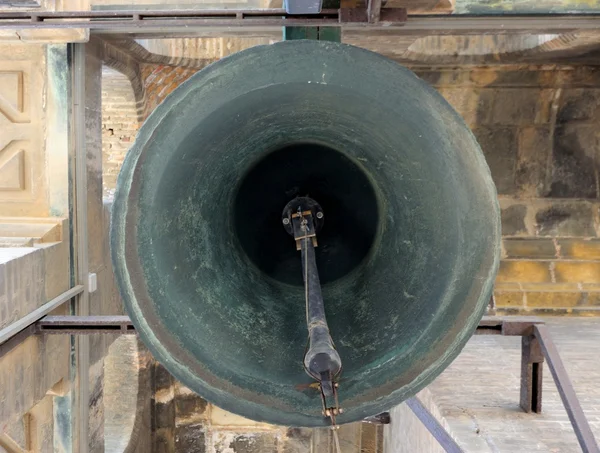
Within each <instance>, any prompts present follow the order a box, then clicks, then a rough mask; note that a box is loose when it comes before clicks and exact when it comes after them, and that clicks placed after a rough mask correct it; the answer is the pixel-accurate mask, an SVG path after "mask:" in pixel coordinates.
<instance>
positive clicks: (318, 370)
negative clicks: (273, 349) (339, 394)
mask: <svg viewBox="0 0 600 453" xmlns="http://www.w3.org/2000/svg"><path fill="white" fill-rule="evenodd" d="M301 254H302V274H303V276H304V285H305V289H306V298H307V301H306V323H307V327H308V337H309V348H308V351H307V352H306V355H305V356H304V366H305V367H306V369H307V370H308V372H309V374H310V375H311V376H312V377H314V378H315V379H317V380H318V381H319V382H321V383H322V387H323V392H324V393H325V395H326V396H331V395H333V387H332V386H333V378H334V377H335V376H336V375H338V374H339V372H340V371H341V369H342V361H341V359H340V355H339V354H338V352H337V351H336V350H335V347H334V345H333V341H332V340H331V335H330V333H329V326H328V325H327V319H326V317H325V305H324V303H323V295H322V293H321V283H320V281H319V271H318V269H317V262H316V260H315V248H314V245H313V243H312V240H311V238H305V239H303V240H302V246H301Z"/></svg>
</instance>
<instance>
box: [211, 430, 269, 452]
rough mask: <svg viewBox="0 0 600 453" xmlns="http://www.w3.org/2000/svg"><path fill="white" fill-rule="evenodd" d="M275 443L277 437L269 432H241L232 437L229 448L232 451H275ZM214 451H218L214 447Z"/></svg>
mask: <svg viewBox="0 0 600 453" xmlns="http://www.w3.org/2000/svg"><path fill="white" fill-rule="evenodd" d="M277 443H278V439H277V437H276V436H274V435H273V434H270V433H257V434H241V435H237V436H236V437H234V438H233V440H232V441H231V443H230V444H229V448H231V449H232V451H233V452H234V453H277ZM215 453H220V452H219V450H218V449H215ZM223 453H224V452H223Z"/></svg>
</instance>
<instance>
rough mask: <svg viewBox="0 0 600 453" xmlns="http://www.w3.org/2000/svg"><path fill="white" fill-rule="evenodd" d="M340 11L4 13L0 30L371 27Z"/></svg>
mask: <svg viewBox="0 0 600 453" xmlns="http://www.w3.org/2000/svg"><path fill="white" fill-rule="evenodd" d="M346 20H347V19H346V16H344V15H343V14H342V10H339V9H325V10H323V11H321V13H319V14H314V15H290V14H288V13H286V11H285V10H283V9H255V10H194V11H191V10H187V11H179V10H178V11H161V10H157V11H81V12H79V11H59V12H55V11H49V12H8V13H0V29H7V28H8V29H26V28H27V29H28V28H87V29H92V30H123V31H126V30H127V29H132V30H138V29H139V28H141V27H143V28H153V27H160V28H163V27H171V28H178V27H183V28H187V27H245V26H251V27H257V26H261V27H262V26H273V27H281V26H285V25H319V26H326V25H330V26H333V25H336V26H339V25H340V24H341V23H342V22H344V25H345V24H346V23H351V24H355V25H362V26H367V25H371V26H372V25H376V24H369V23H368V22H367V20H366V16H365V20H358V19H357V20H355V21H353V22H346ZM405 20H406V10H405V9H404V8H390V9H387V10H386V11H385V12H382V15H381V21H382V22H383V23H382V24H381V25H382V26H386V27H389V26H390V25H395V24H400V23H402V22H403V21H405Z"/></svg>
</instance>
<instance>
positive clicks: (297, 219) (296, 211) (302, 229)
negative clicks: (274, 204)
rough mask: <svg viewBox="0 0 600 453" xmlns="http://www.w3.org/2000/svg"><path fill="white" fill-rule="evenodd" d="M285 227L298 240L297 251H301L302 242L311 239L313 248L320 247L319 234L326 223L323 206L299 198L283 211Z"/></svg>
mask: <svg viewBox="0 0 600 453" xmlns="http://www.w3.org/2000/svg"><path fill="white" fill-rule="evenodd" d="M282 221H283V227H284V228H285V230H286V231H287V232H288V233H289V234H290V235H292V236H294V239H295V240H296V250H298V251H300V250H301V241H302V239H305V238H311V241H312V245H313V247H318V243H317V232H318V231H319V230H320V229H321V228H322V226H323V222H324V215H323V209H321V205H319V203H317V202H316V201H315V200H313V199H312V198H309V197H297V198H294V199H293V200H292V201H290V202H289V203H288V204H287V205H286V206H285V208H284V209H283V216H282Z"/></svg>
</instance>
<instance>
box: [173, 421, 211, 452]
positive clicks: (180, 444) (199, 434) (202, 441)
mask: <svg viewBox="0 0 600 453" xmlns="http://www.w3.org/2000/svg"><path fill="white" fill-rule="evenodd" d="M205 452H206V434H205V427H204V426H203V425H202V424H197V425H188V426H185V427H179V428H176V429H175V453H205Z"/></svg>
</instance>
